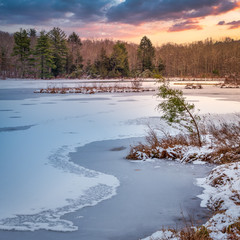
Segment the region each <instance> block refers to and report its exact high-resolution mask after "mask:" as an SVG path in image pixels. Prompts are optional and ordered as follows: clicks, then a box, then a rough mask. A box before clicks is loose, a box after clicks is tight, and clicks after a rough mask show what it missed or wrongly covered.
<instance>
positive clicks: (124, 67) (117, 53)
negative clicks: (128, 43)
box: [111, 42, 129, 77]
mask: <svg viewBox="0 0 240 240" xmlns="http://www.w3.org/2000/svg"><path fill="white" fill-rule="evenodd" d="M111 67H112V72H113V75H114V76H113V77H120V76H121V77H127V76H129V64H128V52H127V49H126V47H125V44H124V43H121V42H117V43H116V44H115V45H114V47H113V53H112V56H111Z"/></svg>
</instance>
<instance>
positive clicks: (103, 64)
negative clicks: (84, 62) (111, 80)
mask: <svg viewBox="0 0 240 240" xmlns="http://www.w3.org/2000/svg"><path fill="white" fill-rule="evenodd" d="M93 70H95V74H97V75H100V77H102V78H106V77H108V74H109V72H110V71H111V70H112V68H111V65H110V58H109V57H108V56H107V54H106V50H105V49H104V48H101V51H100V55H99V56H98V58H97V59H96V61H95V62H94V67H93Z"/></svg>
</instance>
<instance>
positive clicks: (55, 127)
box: [0, 80, 240, 231]
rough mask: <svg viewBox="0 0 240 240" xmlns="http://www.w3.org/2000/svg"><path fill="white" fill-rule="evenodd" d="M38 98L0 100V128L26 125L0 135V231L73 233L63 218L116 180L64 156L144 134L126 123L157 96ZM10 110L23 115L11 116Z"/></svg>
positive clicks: (150, 109) (144, 112)
mask: <svg viewBox="0 0 240 240" xmlns="http://www.w3.org/2000/svg"><path fill="white" fill-rule="evenodd" d="M65 81H66V80H65ZM17 84H18V85H17ZM43 84H45V85H46V82H44V81H37V80H34V81H30V80H27V81H20V80H18V81H12V80H7V81H0V88H2V89H3V88H5V89H11V88H16V87H20V88H23V87H28V88H35V87H36V86H39V85H43ZM60 84H61V82H60ZM74 84H76V82H75V81H74ZM15 93H16V92H15ZM38 96H39V97H37V98H36V97H35V98H29V99H25V100H8V101H4V100H1V101H0V109H2V110H8V109H10V110H11V111H1V112H0V119H1V121H0V129H16V127H19V126H25V128H22V129H20V130H22V131H1V132H0V142H1V145H0V154H1V156H0V157H1V161H0V189H1V195H0V206H1V207H0V229H17V230H35V229H51V230H58V231H73V230H76V226H74V224H73V223H72V222H69V221H66V220H63V219H62V216H63V215H64V214H65V213H68V212H72V211H75V210H76V209H80V208H82V207H84V206H92V205H94V204H97V203H98V202H100V201H102V200H104V199H107V198H110V197H112V196H113V195H114V194H116V191H117V186H118V185H119V181H118V180H117V179H116V178H115V177H114V176H111V175H107V174H103V173H100V172H95V171H92V170H89V169H85V168H83V167H80V166H77V165H75V164H73V163H71V162H69V159H68V153H69V152H70V151H74V149H75V147H77V146H81V145H84V144H86V143H90V142H93V141H99V140H108V139H118V138H126V137H141V136H144V135H145V134H146V132H145V130H146V126H145V125H144V123H142V124H139V123H138V124H132V123H134V121H135V120H136V119H143V118H145V117H152V119H153V117H156V116H158V115H159V113H158V112H157V111H156V105H157V104H158V100H156V98H155V97H152V96H151V95H131V99H132V101H129V102H125V100H126V99H129V97H128V96H126V95H112V94H101V98H104V99H105V100H99V99H98V98H97V99H96V96H92V95H61V96H59V95H50V96H49V95H41V94H39V95H38ZM82 98H84V101H82ZM78 99H79V101H78ZM203 99H204V101H208V107H209V106H210V108H214V109H215V110H216V109H219V108H217V107H216V105H215V106H212V105H211V104H216V103H217V101H216V100H214V99H210V98H203ZM198 100H199V103H200V105H201V98H200V97H199V98H198ZM49 102H51V103H54V104H46V103H49ZM227 103H228V105H229V106H233V105H234V103H232V102H227ZM32 104H34V105H32ZM196 104H198V103H196ZM222 104H223V102H220V106H222ZM211 106H212V107H211ZM226 109H228V108H226ZM220 110H221V111H222V108H220ZM220 110H219V111H220ZM238 110H240V109H238ZM204 111H206V112H207V109H206V108H205V109H204ZM236 111H237V109H236ZM13 113H18V114H19V115H21V118H10V117H11V116H12V115H13ZM220 113H222V112H220ZM150 119H151V118H150ZM136 122H137V121H136ZM129 123H131V124H129ZM26 126H32V127H30V128H26ZM18 130H19V129H18ZM73 133H74V134H73ZM60 217H61V218H60Z"/></svg>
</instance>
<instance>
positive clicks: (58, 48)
mask: <svg viewBox="0 0 240 240" xmlns="http://www.w3.org/2000/svg"><path fill="white" fill-rule="evenodd" d="M48 35H49V38H50V41H51V45H52V47H53V56H54V65H55V66H56V67H55V68H52V73H53V75H54V76H55V77H57V76H59V75H62V74H64V73H66V63H67V50H68V49H67V41H66V34H65V33H64V31H63V30H61V29H60V28H53V29H52V30H51V31H50V32H49V33H48Z"/></svg>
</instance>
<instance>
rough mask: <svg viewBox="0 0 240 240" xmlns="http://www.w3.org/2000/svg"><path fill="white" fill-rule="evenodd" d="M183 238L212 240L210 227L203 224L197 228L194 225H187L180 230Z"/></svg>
mask: <svg viewBox="0 0 240 240" xmlns="http://www.w3.org/2000/svg"><path fill="white" fill-rule="evenodd" d="M179 237H180V239H181V240H210V239H212V238H210V236H209V232H208V229H207V228H206V227H204V226H201V227H199V228H197V229H195V228H193V227H187V228H185V229H183V230H181V231H180V236H179Z"/></svg>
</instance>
